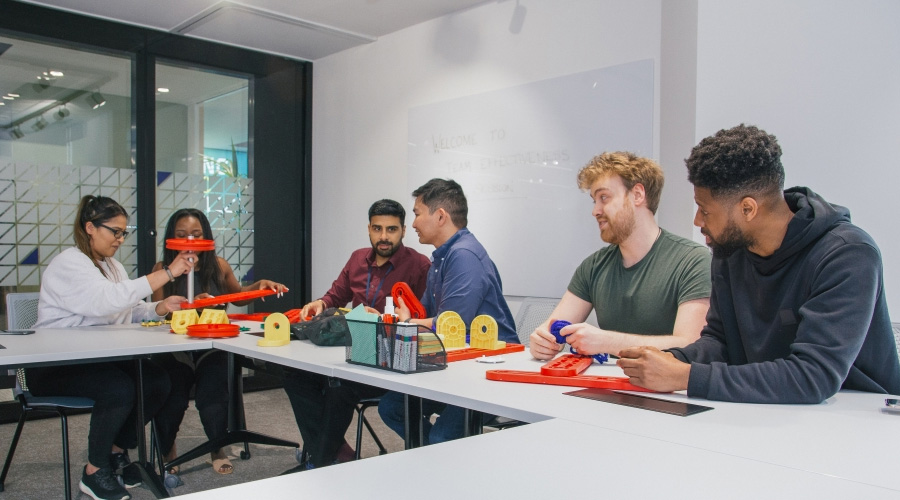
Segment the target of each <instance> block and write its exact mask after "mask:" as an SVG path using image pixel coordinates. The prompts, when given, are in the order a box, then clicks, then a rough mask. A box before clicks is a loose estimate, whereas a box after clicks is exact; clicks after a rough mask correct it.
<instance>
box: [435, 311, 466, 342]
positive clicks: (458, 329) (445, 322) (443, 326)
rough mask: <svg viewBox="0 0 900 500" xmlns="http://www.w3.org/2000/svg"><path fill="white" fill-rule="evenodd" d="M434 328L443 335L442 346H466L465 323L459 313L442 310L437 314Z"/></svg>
mask: <svg viewBox="0 0 900 500" xmlns="http://www.w3.org/2000/svg"><path fill="white" fill-rule="evenodd" d="M435 330H436V332H437V334H438V335H440V336H442V337H443V340H444V347H445V348H451V347H465V346H466V323H465V322H464V321H463V320H462V317H460V315H459V314H457V313H455V312H453V311H444V312H442V313H441V314H440V316H438V319H437V325H436V327H435Z"/></svg>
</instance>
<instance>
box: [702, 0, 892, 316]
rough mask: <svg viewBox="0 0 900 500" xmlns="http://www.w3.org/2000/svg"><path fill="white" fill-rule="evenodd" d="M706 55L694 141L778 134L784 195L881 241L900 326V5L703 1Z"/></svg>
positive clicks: (880, 1) (888, 1)
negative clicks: (797, 191)
mask: <svg viewBox="0 0 900 500" xmlns="http://www.w3.org/2000/svg"><path fill="white" fill-rule="evenodd" d="M697 45H698V54H697V112H696V120H697V122H696V137H697V140H698V141H699V139H702V138H703V137H706V136H709V135H711V134H714V133H715V132H716V131H717V130H719V129H722V128H729V127H732V126H734V125H737V124H739V123H741V122H744V123H747V124H754V125H757V126H759V127H761V128H763V129H765V130H766V131H768V132H769V133H772V134H775V135H776V136H777V137H778V141H779V143H780V144H781V148H782V151H783V157H782V161H783V163H784V167H785V171H786V174H787V179H786V185H788V186H794V185H805V186H809V187H811V188H812V189H813V190H814V191H817V192H818V193H820V194H821V195H822V196H824V197H825V199H827V200H829V201H831V202H832V203H838V204H840V205H844V206H846V207H848V208H850V213H851V215H852V217H853V222H854V223H856V224H857V225H859V226H861V227H862V228H863V229H865V230H866V231H868V232H869V234H871V235H872V237H873V238H875V241H876V242H877V243H878V245H879V246H880V248H881V253H882V258H883V260H884V268H885V283H886V284H885V287H886V293H887V298H888V305H889V307H890V309H891V310H892V311H893V313H894V316H895V319H896V317H898V315H900V262H898V259H897V256H898V252H900V237H898V233H897V231H896V226H895V225H894V223H893V222H892V220H893V217H894V214H895V210H896V208H895V207H896V203H895V200H896V199H897V195H896V187H897V185H898V184H900V171H898V167H900V155H898V149H900V2H897V1H896V0H853V1H850V0H827V1H823V0H791V1H785V0H753V1H742V0H741V1H739V0H730V1H725V0H700V2H699V15H698V30H697Z"/></svg>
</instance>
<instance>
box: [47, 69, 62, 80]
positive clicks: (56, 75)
mask: <svg viewBox="0 0 900 500" xmlns="http://www.w3.org/2000/svg"><path fill="white" fill-rule="evenodd" d="M50 76H55V77H57V78H59V77H61V76H65V74H63V72H62V71H56V70H51V71H50Z"/></svg>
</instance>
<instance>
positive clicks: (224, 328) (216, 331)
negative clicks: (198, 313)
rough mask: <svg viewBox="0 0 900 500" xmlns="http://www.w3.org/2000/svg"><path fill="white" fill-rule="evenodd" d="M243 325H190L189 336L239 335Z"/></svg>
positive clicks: (188, 328)
mask: <svg viewBox="0 0 900 500" xmlns="http://www.w3.org/2000/svg"><path fill="white" fill-rule="evenodd" d="M240 332H241V327H240V326H238V325H231V324H214V325H190V326H188V327H187V334H188V337H237V336H238V334H239V333H240Z"/></svg>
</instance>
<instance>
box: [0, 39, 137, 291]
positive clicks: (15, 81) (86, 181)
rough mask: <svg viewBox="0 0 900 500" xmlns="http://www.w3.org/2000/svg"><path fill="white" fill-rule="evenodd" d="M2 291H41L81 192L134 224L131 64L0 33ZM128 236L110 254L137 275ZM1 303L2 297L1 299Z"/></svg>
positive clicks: (66, 243)
mask: <svg viewBox="0 0 900 500" xmlns="http://www.w3.org/2000/svg"><path fill="white" fill-rule="evenodd" d="M0 50H2V55H0V94H2V95H0V287H3V291H4V296H5V293H7V292H9V291H37V289H38V286H39V284H40V275H41V271H42V269H43V268H44V267H46V265H47V264H48V263H49V262H50V260H52V259H53V257H54V256H56V254H58V253H59V252H60V251H62V250H63V249H65V248H68V247H70V246H72V245H73V240H72V226H73V222H74V214H75V210H76V208H77V206H78V202H79V200H80V199H81V197H82V196H84V195H88V194H93V195H102V196H109V197H111V198H113V199H115V200H116V201H118V202H119V203H120V204H121V205H122V206H123V207H124V208H125V209H126V210H127V211H128V213H129V214H130V217H129V226H130V229H131V230H132V231H133V230H134V228H135V227H136V225H137V224H138V223H139V221H138V219H137V212H136V209H137V200H136V196H135V193H136V179H135V169H134V161H133V156H132V150H133V146H132V140H131V128H132V127H131V124H132V105H131V66H132V63H131V59H130V58H129V57H127V56H121V55H111V54H103V53H97V52H90V51H85V50H72V49H68V48H62V47H58V46H54V45H49V44H46V43H40V42H36V41H28V40H24V39H17V38H12V37H8V36H0ZM136 254H137V252H136V246H135V243H134V239H133V238H132V239H128V238H126V240H125V243H124V244H122V246H121V247H120V248H119V251H118V252H116V258H117V259H118V260H119V261H120V262H122V264H123V265H125V268H126V269H127V270H128V272H129V275H132V276H134V275H135V273H136V272H137V268H136V263H137V260H136V259H137V257H136ZM4 305H5V301H4Z"/></svg>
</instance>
